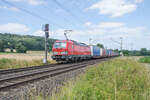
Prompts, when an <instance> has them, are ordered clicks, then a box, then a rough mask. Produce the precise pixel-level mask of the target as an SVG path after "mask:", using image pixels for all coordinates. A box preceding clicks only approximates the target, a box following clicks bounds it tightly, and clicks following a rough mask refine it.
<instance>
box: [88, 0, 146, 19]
mask: <svg viewBox="0 0 150 100" xmlns="http://www.w3.org/2000/svg"><path fill="white" fill-rule="evenodd" d="M142 1H143V0H135V2H129V1H128V0H100V1H99V2H97V3H95V4H93V5H92V6H91V7H89V9H98V10H99V13H100V14H102V15H111V17H120V16H123V15H125V14H127V13H131V12H133V11H135V10H136V8H137V3H141V2H142Z"/></svg>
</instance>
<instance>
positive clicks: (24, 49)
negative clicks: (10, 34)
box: [16, 43, 27, 53]
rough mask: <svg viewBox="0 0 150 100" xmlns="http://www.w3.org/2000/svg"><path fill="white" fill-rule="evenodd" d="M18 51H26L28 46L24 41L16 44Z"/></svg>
mask: <svg viewBox="0 0 150 100" xmlns="http://www.w3.org/2000/svg"><path fill="white" fill-rule="evenodd" d="M16 52H17V53H26V52H27V48H26V47H25V46H24V45H23V44H22V43H19V44H17V45H16Z"/></svg>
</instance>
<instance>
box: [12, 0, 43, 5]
mask: <svg viewBox="0 0 150 100" xmlns="http://www.w3.org/2000/svg"><path fill="white" fill-rule="evenodd" d="M9 1H12V2H25V3H28V4H30V5H34V6H37V5H42V4H45V1H44V0H9Z"/></svg>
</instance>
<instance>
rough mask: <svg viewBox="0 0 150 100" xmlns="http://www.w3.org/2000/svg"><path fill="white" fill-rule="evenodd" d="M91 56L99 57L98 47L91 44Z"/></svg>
mask: <svg viewBox="0 0 150 100" xmlns="http://www.w3.org/2000/svg"><path fill="white" fill-rule="evenodd" d="M91 56H93V57H100V56H101V55H100V48H99V47H97V46H91Z"/></svg>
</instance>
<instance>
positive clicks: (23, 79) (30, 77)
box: [0, 59, 106, 92]
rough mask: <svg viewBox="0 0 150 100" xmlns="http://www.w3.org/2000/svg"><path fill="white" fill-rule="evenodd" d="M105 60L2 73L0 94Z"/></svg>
mask: <svg viewBox="0 0 150 100" xmlns="http://www.w3.org/2000/svg"><path fill="white" fill-rule="evenodd" d="M104 60H106V59H97V60H90V61H86V62H85V61H84V62H79V63H73V64H62V65H60V64H58V65H57V64H56V65H53V64H52V65H45V66H43V67H35V68H34V67H29V68H21V69H12V70H8V71H7V70H5V71H0V92H3V91H8V90H10V89H12V88H15V87H18V86H21V85H23V84H26V83H29V82H34V81H37V80H40V79H45V78H48V77H53V76H56V75H59V74H62V73H66V72H70V71H73V70H76V69H80V68H83V67H86V66H88V65H92V64H96V63H97V62H99V61H104Z"/></svg>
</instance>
